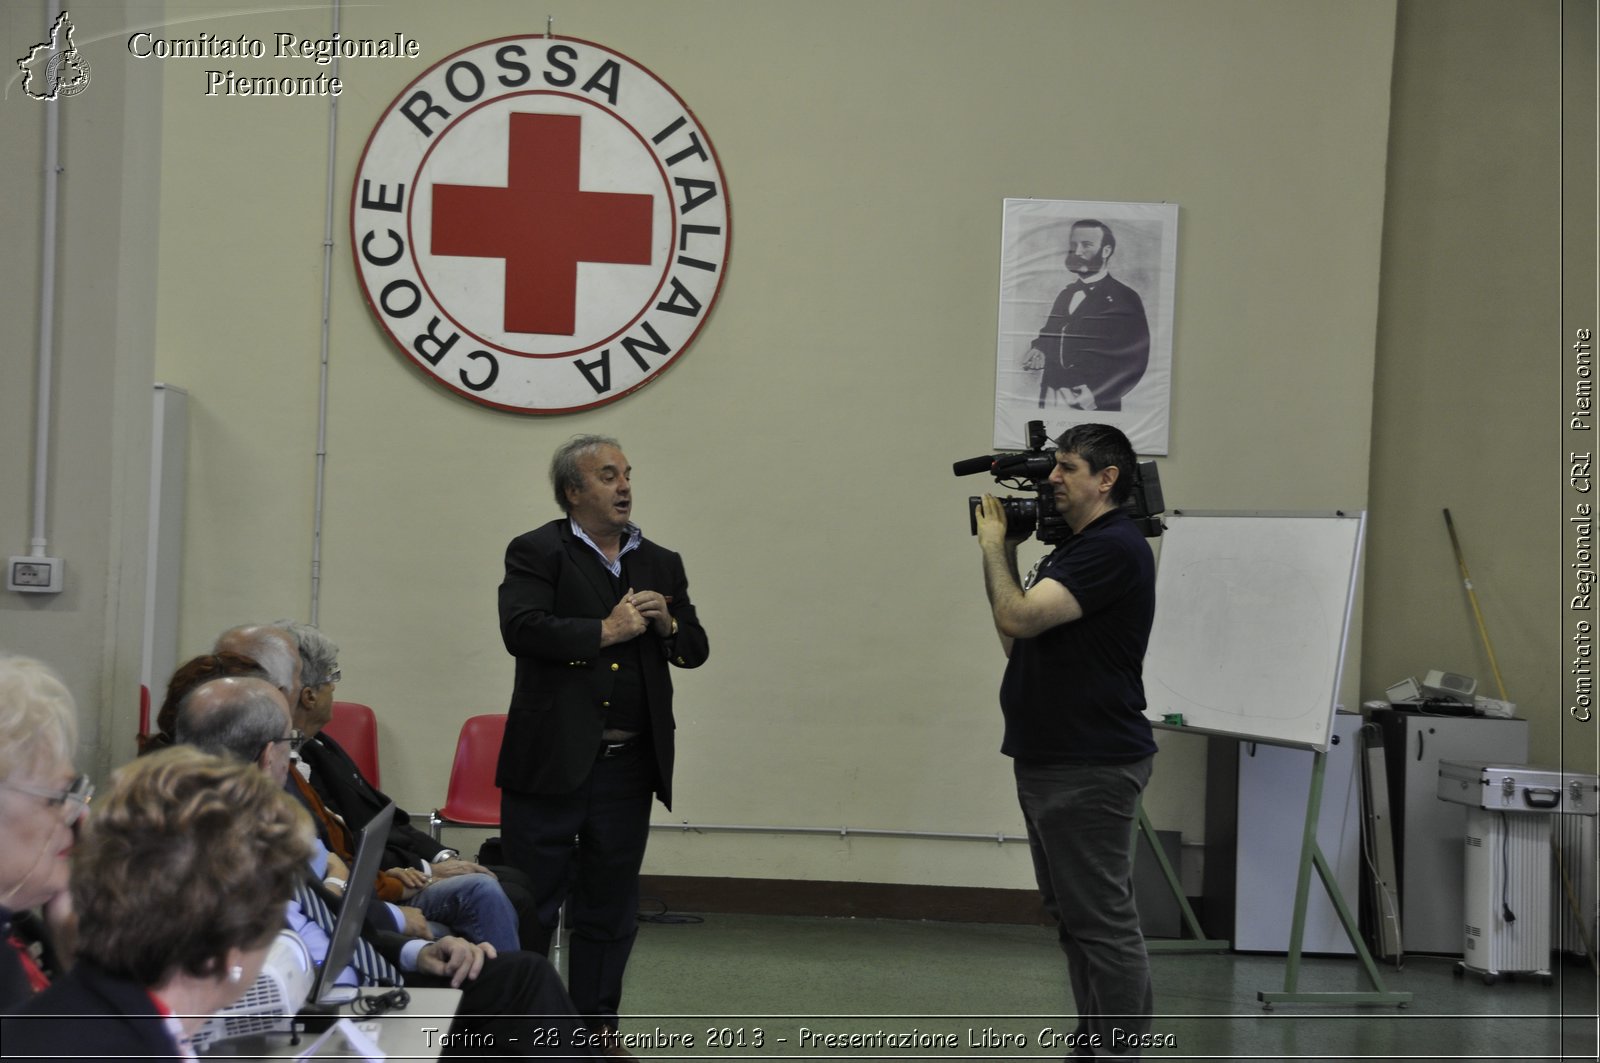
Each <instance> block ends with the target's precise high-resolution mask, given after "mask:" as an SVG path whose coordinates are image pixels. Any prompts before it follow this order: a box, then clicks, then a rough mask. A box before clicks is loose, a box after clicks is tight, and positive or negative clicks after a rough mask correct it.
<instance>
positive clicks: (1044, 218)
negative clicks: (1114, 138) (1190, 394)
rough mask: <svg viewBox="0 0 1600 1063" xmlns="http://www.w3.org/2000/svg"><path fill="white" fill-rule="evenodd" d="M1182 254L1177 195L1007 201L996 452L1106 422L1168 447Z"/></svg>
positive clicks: (1146, 447) (1133, 437) (1143, 442)
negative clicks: (1032, 434) (1032, 428)
mask: <svg viewBox="0 0 1600 1063" xmlns="http://www.w3.org/2000/svg"><path fill="white" fill-rule="evenodd" d="M1177 257H1178V207H1177V204H1174V203H1095V202H1085V201H1079V200H1046V199H1008V200H1006V201H1005V209H1004V219H1003V228H1002V234H1001V248H1000V315H999V317H1000V330H999V337H998V341H997V343H996V348H995V403H994V414H995V421H994V445H995V447H996V448H998V449H1002V450H1020V449H1024V448H1025V447H1026V445H1027V441H1026V438H1025V435H1024V431H1025V429H1024V426H1025V425H1026V423H1027V422H1028V421H1030V420H1042V421H1044V422H1045V429H1046V431H1047V432H1048V433H1049V434H1050V435H1051V436H1052V437H1053V436H1056V435H1059V434H1060V433H1061V432H1062V431H1063V430H1064V429H1065V428H1067V427H1068V426H1070V425H1073V424H1079V423H1082V422H1086V421H1098V422H1102V423H1106V424H1113V425H1116V426H1117V427H1118V428H1120V429H1122V431H1123V432H1124V433H1126V434H1127V436H1128V438H1129V440H1130V441H1132V443H1133V446H1134V449H1135V450H1136V451H1138V452H1139V453H1140V454H1165V453H1167V436H1168V422H1169V420H1170V413H1171V408H1170V407H1171V396H1172V306H1173V290H1174V287H1175V280H1176V274H1177Z"/></svg>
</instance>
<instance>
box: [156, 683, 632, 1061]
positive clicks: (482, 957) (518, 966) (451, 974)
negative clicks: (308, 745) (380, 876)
mask: <svg viewBox="0 0 1600 1063" xmlns="http://www.w3.org/2000/svg"><path fill="white" fill-rule="evenodd" d="M251 683H254V684H257V685H260V686H265V685H266V684H265V683H262V682H261V681H259V680H233V679H221V680H214V681H212V682H210V683H207V684H205V685H203V686H201V687H199V688H197V689H196V690H195V691H194V692H193V693H191V695H190V696H189V697H187V698H185V699H184V701H183V704H182V706H181V707H180V709H179V713H178V721H177V736H178V740H179V741H180V742H186V741H191V740H193V741H196V742H201V743H215V745H214V746H213V748H215V749H216V750H217V751H218V752H221V751H223V750H227V751H230V752H231V753H233V755H234V756H236V757H237V758H239V759H245V760H250V761H253V762H254V763H255V764H256V765H257V767H258V768H260V769H261V770H262V771H264V772H266V773H268V774H269V775H273V776H275V777H276V778H277V779H278V780H279V781H280V782H281V780H282V779H283V778H284V776H285V775H286V774H287V772H288V770H289V769H288V767H287V756H284V757H282V758H281V760H282V762H283V763H282V764H280V763H279V760H278V759H277V758H275V754H274V753H273V751H274V750H275V749H277V748H278V747H279V746H280V745H281V744H283V743H286V742H287V741H288V739H289V736H290V735H291V734H292V733H293V732H292V731H291V730H290V726H289V723H290V721H289V714H288V709H287V707H286V706H285V705H284V704H283V703H282V701H281V692H280V691H277V690H272V689H270V688H269V691H270V694H271V698H270V702H269V703H270V704H271V705H272V706H273V713H266V712H261V711H258V705H259V702H260V700H261V699H259V698H257V697H256V696H255V695H254V693H252V692H251V691H249V690H246V689H243V686H244V685H245V684H251ZM218 688H220V689H218ZM197 706H198V707H200V708H201V709H202V710H203V711H202V712H201V713H198V714H196V713H195V712H194V710H195V708H196V707H197ZM196 715H198V717H199V718H198V719H195V718H193V717H195V716H196ZM327 856H328V854H327V853H326V851H325V850H323V849H322V847H321V845H320V843H313V851H312V862H311V871H312V877H313V878H322V877H323V876H324V875H325V867H324V866H323V865H322V864H321V860H322V859H324V858H326V857H327ZM337 902H338V898H337V897H334V896H332V895H330V894H328V893H327V892H324V891H315V892H312V893H310V894H309V895H306V893H305V892H304V891H302V893H301V894H300V895H299V896H297V897H296V898H294V899H292V900H291V901H290V903H289V906H288V910H287V918H288V923H289V926H290V928H291V929H293V930H294V931H295V932H296V933H298V934H299V935H300V936H301V937H302V938H303V939H304V940H305V942H306V945H307V947H308V948H309V949H310V951H311V954H312V957H313V959H314V960H315V961H316V962H319V963H320V962H321V961H322V959H323V958H324V957H325V956H326V954H327V947H328V940H327V937H326V934H325V933H323V932H322V931H321V930H320V922H321V920H319V919H318V914H319V913H318V912H316V911H314V910H311V909H312V907H313V906H317V905H324V904H326V905H330V906H331V905H333V904H336V903H337ZM363 939H364V940H365V941H366V942H367V943H368V944H370V945H372V946H373V947H374V949H375V950H376V951H377V952H378V953H379V954H380V955H381V957H382V958H383V960H384V961H386V962H387V963H388V964H390V965H392V966H393V967H394V968H397V969H398V970H397V971H396V972H392V973H393V975H394V976H396V977H398V978H401V979H403V980H404V982H405V983H406V984H415V985H447V986H453V987H455V988H458V989H460V990H462V994H463V995H462V999H461V1004H460V1007H459V1008H458V1009H457V1015H456V1018H455V1020H454V1021H453V1022H452V1024H451V1026H450V1030H449V1032H450V1033H451V1034H452V1035H455V1036H452V1037H451V1038H449V1039H448V1046H447V1048H446V1054H447V1055H449V1054H455V1053H457V1052H461V1053H471V1054H474V1055H477V1054H492V1055H533V1056H571V1057H575V1058H585V1057H589V1056H591V1055H594V1054H597V1053H600V1052H601V1051H607V1053H608V1054H610V1050H609V1048H608V1047H607V1046H602V1045H601V1043H599V1042H598V1041H597V1040H595V1039H594V1038H592V1037H590V1035H589V1033H588V1031H587V1030H586V1029H585V1028H584V1027H583V1025H582V1023H581V1022H580V1021H579V1020H578V1018H577V1016H576V1015H575V1014H574V1013H573V1008H572V1001H571V1000H570V999H569V998H568V997H567V995H566V991H565V989H563V988H562V985H561V979H560V977H559V976H558V975H557V974H556V972H555V969H554V968H553V967H551V966H550V964H549V962H548V961H547V960H546V959H545V958H544V957H543V956H540V955H539V954H537V953H530V952H523V951H520V950H519V951H511V952H505V953H501V952H499V951H498V950H496V949H495V948H494V946H493V945H483V944H474V943H472V942H469V941H467V940H465V939H464V938H460V937H455V936H453V935H452V936H446V937H442V938H439V939H437V940H435V941H424V940H419V939H415V938H411V939H408V938H406V937H405V936H404V935H401V934H398V933H395V932H392V931H386V930H382V929H378V928H376V927H375V926H374V925H373V924H372V922H371V921H369V922H368V923H367V925H366V927H365V929H364V931H363ZM374 978H375V975H374V974H373V973H372V972H371V971H370V970H369V971H366V972H362V971H358V970H357V969H356V968H355V967H354V966H351V967H347V968H346V969H345V970H344V971H342V972H340V973H339V975H338V976H337V978H336V982H338V983H340V984H346V985H372V984H377V983H376V982H375V980H374ZM623 1054H625V1053H623Z"/></svg>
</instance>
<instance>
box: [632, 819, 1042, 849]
mask: <svg viewBox="0 0 1600 1063" xmlns="http://www.w3.org/2000/svg"><path fill="white" fill-rule="evenodd" d="M650 829H651V830H660V831H676V832H678V833H680V834H828V835H835V836H837V837H840V838H849V837H852V836H861V837H868V838H936V839H942V840H946V841H962V842H994V843H995V844H997V845H1004V844H1005V843H1007V842H1025V841H1027V840H1028V837H1027V835H1025V834H1005V833H1000V834H956V833H951V832H949V831H931V830H883V829H879V828H875V827H756V826H746V825H743V824H732V823H652V824H650Z"/></svg>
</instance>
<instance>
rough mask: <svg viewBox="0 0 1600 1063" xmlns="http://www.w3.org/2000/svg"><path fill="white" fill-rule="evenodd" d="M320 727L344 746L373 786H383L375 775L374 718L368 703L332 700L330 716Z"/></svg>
mask: <svg viewBox="0 0 1600 1063" xmlns="http://www.w3.org/2000/svg"><path fill="white" fill-rule="evenodd" d="M323 730H324V731H326V732H327V733H328V734H330V735H332V736H333V740H334V741H335V742H338V743H339V745H341V746H343V747H344V751H345V752H346V753H348V754H350V759H351V760H353V761H355V762H356V767H358V768H360V769H361V774H362V775H365V776H366V777H367V781H368V782H369V783H371V784H372V788H373V789H374V790H381V789H383V782H382V781H381V780H380V779H379V778H378V718H377V717H376V716H375V715H373V712H372V709H371V707H370V706H367V705H362V704H360V703H359V702H354V701H336V702H334V703H333V719H331V720H329V721H328V723H327V725H326V726H325V727H323Z"/></svg>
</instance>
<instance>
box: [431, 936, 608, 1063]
mask: <svg viewBox="0 0 1600 1063" xmlns="http://www.w3.org/2000/svg"><path fill="white" fill-rule="evenodd" d="M405 979H406V985H408V986H433V987H448V986H449V984H450V982H449V980H448V979H444V978H435V977H432V976H430V975H424V974H419V973H411V974H407V975H406V976H405ZM585 1025H586V1024H585V1023H584V1021H583V1019H582V1018H580V1017H579V1016H578V1015H577V1014H575V1013H574V1011H573V1007H572V1000H571V998H569V997H568V996H567V992H566V990H565V989H564V988H563V987H562V985H561V976H560V975H559V974H557V973H556V969H555V968H554V967H552V966H551V965H550V962H549V961H548V960H546V959H545V958H544V957H543V956H540V955H539V954H538V953H533V952H523V951H518V952H505V953H501V954H500V955H498V956H496V957H495V958H494V959H491V960H486V961H484V965H483V969H482V970H481V971H480V972H479V973H478V977H477V978H474V979H472V980H471V981H469V982H463V983H462V985H461V1003H460V1005H459V1006H458V1007H457V1008H456V1016H455V1019H454V1020H453V1021H452V1022H451V1023H450V1028H449V1030H448V1031H447V1032H448V1033H449V1035H450V1036H449V1038H448V1039H447V1040H446V1043H445V1048H444V1055H446V1056H452V1057H459V1058H465V1059H480V1058H483V1057H485V1056H493V1057H495V1058H498V1059H505V1058H510V1059H572V1060H592V1059H594V1058H595V1057H596V1052H595V1050H594V1048H593V1046H591V1045H590V1044H589V1040H590V1039H589V1038H588V1037H587V1036H586V1035H585V1030H584V1027H585ZM408 1036H416V1035H408Z"/></svg>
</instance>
